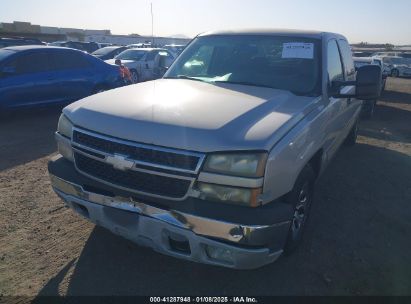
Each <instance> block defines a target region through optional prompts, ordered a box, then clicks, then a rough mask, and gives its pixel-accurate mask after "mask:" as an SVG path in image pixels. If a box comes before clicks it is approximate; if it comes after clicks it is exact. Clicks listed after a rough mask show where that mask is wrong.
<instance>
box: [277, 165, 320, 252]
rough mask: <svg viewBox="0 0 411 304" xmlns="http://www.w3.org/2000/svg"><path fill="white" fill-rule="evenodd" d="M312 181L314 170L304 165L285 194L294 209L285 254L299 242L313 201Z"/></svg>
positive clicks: (295, 247) (291, 250)
mask: <svg viewBox="0 0 411 304" xmlns="http://www.w3.org/2000/svg"><path fill="white" fill-rule="evenodd" d="M314 182H315V174H314V170H313V169H312V167H311V165H306V166H305V167H304V169H303V170H302V171H301V173H300V175H299V176H298V178H297V181H296V183H295V185H294V188H293V190H292V191H291V192H290V193H289V194H288V195H287V198H286V201H287V202H288V203H289V204H292V206H293V208H294V211H293V215H292V219H291V225H290V229H289V231H288V236H287V241H286V244H285V246H284V254H286V255H288V254H290V253H292V252H293V251H295V249H297V247H298V245H299V244H300V243H301V239H302V236H303V233H304V228H305V226H306V223H307V219H308V216H309V213H310V209H311V204H312V201H313V193H314Z"/></svg>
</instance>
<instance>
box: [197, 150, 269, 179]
mask: <svg viewBox="0 0 411 304" xmlns="http://www.w3.org/2000/svg"><path fill="white" fill-rule="evenodd" d="M266 161H267V153H231V154H211V155H209V156H208V157H207V161H206V163H205V165H204V171H207V172H214V173H221V174H227V175H234V176H242V177H262V176H263V175H264V170H265V163H266Z"/></svg>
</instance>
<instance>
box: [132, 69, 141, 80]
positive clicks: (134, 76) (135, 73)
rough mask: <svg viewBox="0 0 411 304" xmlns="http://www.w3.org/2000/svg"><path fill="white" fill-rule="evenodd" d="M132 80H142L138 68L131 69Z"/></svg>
mask: <svg viewBox="0 0 411 304" xmlns="http://www.w3.org/2000/svg"><path fill="white" fill-rule="evenodd" d="M130 72H131V80H132V82H133V83H138V81H139V80H140V77H139V76H138V73H137V71H136V70H131V71H130Z"/></svg>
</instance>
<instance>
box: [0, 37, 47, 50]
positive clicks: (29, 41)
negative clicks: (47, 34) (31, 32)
mask: <svg viewBox="0 0 411 304" xmlns="http://www.w3.org/2000/svg"><path fill="white" fill-rule="evenodd" d="M17 45H45V43H44V42H42V41H40V40H39V39H35V38H22V37H12V38H0V49H1V48H4V47H8V46H17Z"/></svg>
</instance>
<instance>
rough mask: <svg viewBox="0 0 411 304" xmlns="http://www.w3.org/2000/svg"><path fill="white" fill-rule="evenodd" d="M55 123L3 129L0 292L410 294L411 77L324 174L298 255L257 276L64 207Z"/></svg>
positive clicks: (25, 118) (393, 84)
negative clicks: (160, 247)
mask: <svg viewBox="0 0 411 304" xmlns="http://www.w3.org/2000/svg"><path fill="white" fill-rule="evenodd" d="M58 116H59V109H54V110H42V111H35V112H29V113H23V114H19V115H13V116H11V117H7V118H3V119H2V121H1V122H0V244H1V245H0V294H2V295H4V296H7V295H25V296H30V297H35V296H38V295H187V294H190V295H193V294H201V295H207V294H214V295H216V294H218V295H411V258H410V257H411V242H410V240H411V80H407V79H389V82H388V84H387V91H386V92H385V93H384V95H383V96H382V97H381V100H380V101H379V102H378V107H377V109H376V113H375V117H374V118H373V119H372V120H371V121H364V122H362V124H361V133H360V134H361V136H360V137H359V140H358V144H357V145H356V146H355V147H353V148H343V149H341V150H340V152H339V153H338V155H337V156H336V158H335V160H334V161H333V162H332V164H331V165H330V167H329V168H328V169H327V171H326V173H325V174H324V175H323V177H322V178H321V180H320V182H319V184H318V187H317V192H316V201H315V204H314V205H313V210H312V214H311V220H310V222H309V225H308V227H307V228H308V230H307V233H306V235H305V239H304V242H303V244H302V246H301V247H300V248H299V250H298V251H297V252H296V253H295V254H293V255H292V256H289V257H282V258H281V259H280V260H278V261H277V262H276V263H274V264H272V265H269V266H266V267H264V268H261V269H258V270H253V271H235V270H229V269H223V268H218V267H211V266H205V265H200V264H194V263H190V262H185V261H180V260H177V259H174V258H171V257H167V256H163V255H160V254H157V253H155V252H153V251H151V250H150V249H146V248H142V247H139V246H136V245H134V244H133V243H131V242H129V241H126V240H124V239H122V238H119V237H116V236H114V235H112V234H111V233H110V232H108V231H106V230H104V229H102V228H98V227H95V226H94V225H92V224H90V223H88V222H87V221H86V220H84V219H82V218H80V217H78V216H76V215H75V214H74V213H73V212H72V211H70V210H67V209H65V208H63V207H62V206H63V205H62V202H61V201H60V199H58V197H57V196H56V195H55V194H54V193H53V192H52V190H51V187H50V182H49V179H48V175H47V169H46V167H47V160H48V159H49V158H50V156H51V155H54V154H55V153H56V152H55V151H56V147H55V143H54V138H53V133H54V130H55V127H56V124H57V119H58ZM0 302H1V298H0Z"/></svg>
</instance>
